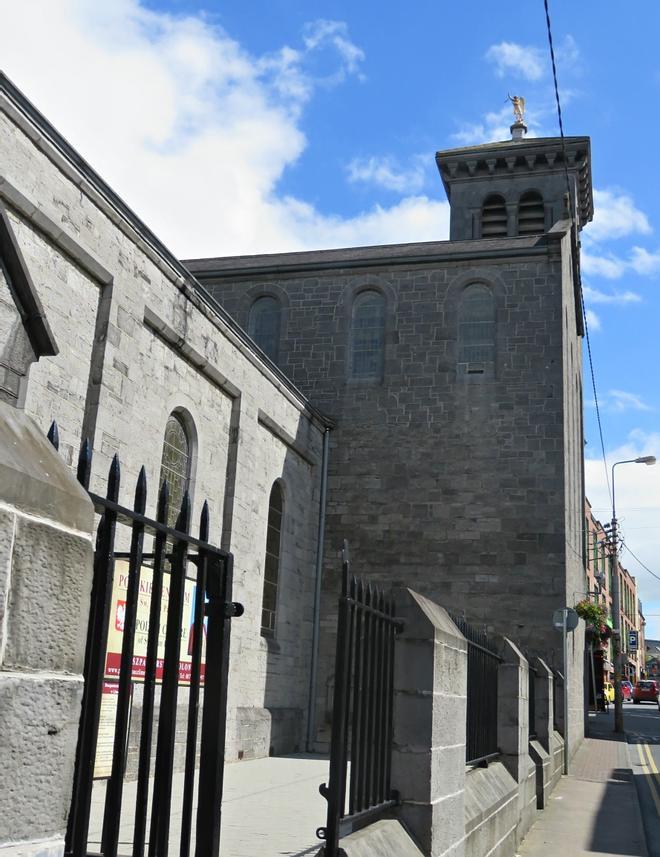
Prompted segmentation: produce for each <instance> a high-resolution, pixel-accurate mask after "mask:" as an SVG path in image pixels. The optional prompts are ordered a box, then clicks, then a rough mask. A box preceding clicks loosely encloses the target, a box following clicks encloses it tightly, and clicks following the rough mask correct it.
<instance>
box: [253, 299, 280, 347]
mask: <svg viewBox="0 0 660 857" xmlns="http://www.w3.org/2000/svg"><path fill="white" fill-rule="evenodd" d="M280 315H281V307H280V302H279V301H278V300H277V298H274V297H272V296H270V295H264V297H261V298H257V300H256V301H255V302H254V303H253V304H252V306H251V308H250V316H249V319H248V333H249V334H250V336H251V337H252V339H254V341H255V342H256V343H257V345H258V346H259V348H261V350H262V351H263V352H264V353H265V354H267V355H268V357H270V359H271V360H272V361H273V362H274V363H277V358H278V355H279V350H280Z"/></svg>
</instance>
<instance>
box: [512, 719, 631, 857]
mask: <svg viewBox="0 0 660 857" xmlns="http://www.w3.org/2000/svg"><path fill="white" fill-rule="evenodd" d="M589 731H590V736H591V737H589V738H585V740H584V743H583V744H582V746H581V747H580V749H579V750H578V752H577V753H576V755H575V756H574V758H573V760H572V762H571V766H570V774H569V775H568V776H567V777H562V779H561V781H560V783H559V785H558V786H557V788H556V789H555V791H554V792H553V793H552V795H551V797H550V802H549V804H548V806H547V808H546V809H545V810H543V811H542V812H540V813H539V814H538V816H537V820H536V822H535V824H534V826H533V827H532V829H531V830H530V831H529V833H528V835H527V837H526V839H525V841H524V842H523V843H522V845H521V846H520V848H519V849H518V854H519V855H520V857H551V855H552V857H556V855H558V854H560V855H561V857H582V855H592V856H593V855H594V854H600V855H603V857H606V855H608V857H609V855H630V857H647V855H648V852H647V850H646V840H645V837H644V831H643V828H642V818H641V813H640V809H639V802H638V797H637V790H636V788H635V784H634V782H633V774H632V769H631V767H630V761H629V757H628V745H627V744H626V742H625V739H624V738H623V736H616V735H614V733H613V732H612V715H611V714H608V713H605V714H598V715H597V716H590V718H589Z"/></svg>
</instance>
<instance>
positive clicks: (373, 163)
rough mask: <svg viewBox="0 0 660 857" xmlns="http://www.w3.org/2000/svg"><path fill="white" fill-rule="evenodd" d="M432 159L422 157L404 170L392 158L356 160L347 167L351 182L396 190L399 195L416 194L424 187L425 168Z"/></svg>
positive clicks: (426, 156)
mask: <svg viewBox="0 0 660 857" xmlns="http://www.w3.org/2000/svg"><path fill="white" fill-rule="evenodd" d="M431 162H432V157H431V156H428V155H421V156H419V157H417V158H415V159H414V162H413V164H412V166H410V167H408V168H407V169H404V168H402V167H400V166H399V165H398V164H397V162H396V161H395V160H394V159H393V158H391V157H383V158H376V157H371V158H354V159H353V160H352V161H351V162H350V163H349V164H348V166H347V168H346V171H347V173H348V180H349V181H350V182H365V183H369V184H375V185H378V186H380V187H384V188H386V189H387V190H394V191H397V192H399V193H406V192H407V193H414V192H417V191H419V190H421V188H422V187H423V186H424V180H425V177H426V170H425V166H426V164H427V163H431Z"/></svg>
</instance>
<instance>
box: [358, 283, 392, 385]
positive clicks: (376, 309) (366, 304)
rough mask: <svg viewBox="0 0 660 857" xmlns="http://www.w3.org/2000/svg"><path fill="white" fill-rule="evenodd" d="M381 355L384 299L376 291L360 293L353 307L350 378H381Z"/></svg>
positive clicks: (383, 336)
mask: <svg viewBox="0 0 660 857" xmlns="http://www.w3.org/2000/svg"><path fill="white" fill-rule="evenodd" d="M384 352H385V298H384V297H383V296H382V295H381V293H380V292H376V291H366V292H360V294H359V295H358V296H357V298H356V299H355V302H354V304H353V320H352V325H351V375H352V377H353V378H382V377H383V357H384Z"/></svg>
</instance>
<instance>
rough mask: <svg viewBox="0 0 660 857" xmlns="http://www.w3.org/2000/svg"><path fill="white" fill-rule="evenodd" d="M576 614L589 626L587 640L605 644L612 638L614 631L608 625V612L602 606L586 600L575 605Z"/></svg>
mask: <svg viewBox="0 0 660 857" xmlns="http://www.w3.org/2000/svg"><path fill="white" fill-rule="evenodd" d="M575 612H576V613H577V614H578V616H579V617H580V619H584V621H585V622H586V624H587V640H593V642H594V643H604V642H606V641H607V640H609V638H610V637H611V636H612V629H611V628H610V626H609V625H608V624H607V610H606V609H605V607H603V606H602V605H601V604H594V602H593V601H589V600H587V599H586V598H585V599H584V600H583V601H579V602H578V603H577V604H576V605H575Z"/></svg>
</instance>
